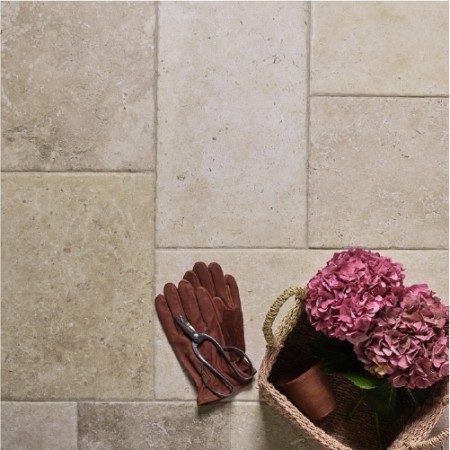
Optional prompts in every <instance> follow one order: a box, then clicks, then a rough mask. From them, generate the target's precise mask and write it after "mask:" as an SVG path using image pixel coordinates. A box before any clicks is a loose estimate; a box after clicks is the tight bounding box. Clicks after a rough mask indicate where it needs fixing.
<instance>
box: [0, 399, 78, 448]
mask: <svg viewBox="0 0 450 450" xmlns="http://www.w3.org/2000/svg"><path fill="white" fill-rule="evenodd" d="M1 409H2V442H1V447H2V449H3V450H40V449H51V450H77V405H76V403H66V402H58V403H50V402H45V403H40V402H32V403H29V402H2V406H1Z"/></svg>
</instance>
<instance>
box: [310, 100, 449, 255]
mask: <svg viewBox="0 0 450 450" xmlns="http://www.w3.org/2000/svg"><path fill="white" fill-rule="evenodd" d="M447 123H448V100H447V99H430V98H428V99H427V98H342V97H341V98H325V97H313V98H312V101H311V134H310V136H311V149H310V151H311V157H310V166H309V171H310V174H309V245H310V246H312V247H331V248H333V247H343V246H350V245H359V246H368V247H379V248H387V247H396V248H447V247H448V149H447V143H448V127H447Z"/></svg>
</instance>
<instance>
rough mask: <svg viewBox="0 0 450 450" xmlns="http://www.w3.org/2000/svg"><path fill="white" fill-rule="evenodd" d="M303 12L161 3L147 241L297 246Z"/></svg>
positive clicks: (278, 6)
mask: <svg viewBox="0 0 450 450" xmlns="http://www.w3.org/2000/svg"><path fill="white" fill-rule="evenodd" d="M307 9H308V6H307V4H306V3H303V2H291V3H288V2H286V3H277V2H231V3H228V2H180V3H175V2H161V3H160V13H159V24H160V27H159V30H160V31H159V74H160V76H159V82H158V86H159V90H158V108H159V114H158V211H157V243H158V246H160V247H215V246H221V247H233V246H239V247H266V248H267V247H290V246H296V247H301V246H304V245H305V221H306V216H305V208H306V205H305V192H306V191H305V189H306V183H305V176H306V174H305V172H306V168H305V165H306V105H307V98H306V97H307V90H306V87H307V82H306V78H307V67H306V63H307V50H306V34H307V29H308V25H307V22H308V11H307Z"/></svg>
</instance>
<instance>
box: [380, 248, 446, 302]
mask: <svg viewBox="0 0 450 450" xmlns="http://www.w3.org/2000/svg"><path fill="white" fill-rule="evenodd" d="M380 253H381V254H382V255H385V256H389V257H391V258H392V260H393V261H396V262H401V263H402V264H403V267H404V268H405V274H406V277H405V284H406V285H408V286H409V285H411V284H421V283H427V284H428V286H429V288H430V289H431V290H432V291H434V292H436V295H437V296H438V297H439V298H440V299H441V300H442V301H444V302H445V303H447V304H448V301H449V297H448V294H449V292H448V288H449V285H448V262H449V260H448V251H443V250H425V251H424V250H422V251H420V250H419V251H418V250H380Z"/></svg>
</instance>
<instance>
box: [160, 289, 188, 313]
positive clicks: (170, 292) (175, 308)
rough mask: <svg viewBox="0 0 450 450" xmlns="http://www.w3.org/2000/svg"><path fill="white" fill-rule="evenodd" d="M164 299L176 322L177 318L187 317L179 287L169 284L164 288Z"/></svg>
mask: <svg viewBox="0 0 450 450" xmlns="http://www.w3.org/2000/svg"><path fill="white" fill-rule="evenodd" d="M164 297H165V298H166V302H167V305H168V307H169V309H170V312H171V314H172V318H173V320H174V321H175V318H177V317H180V316H186V314H185V312H184V309H183V305H182V303H181V299H180V296H179V294H178V290H177V287H176V286H175V285H174V284H173V283H167V284H166V285H165V286H164Z"/></svg>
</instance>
